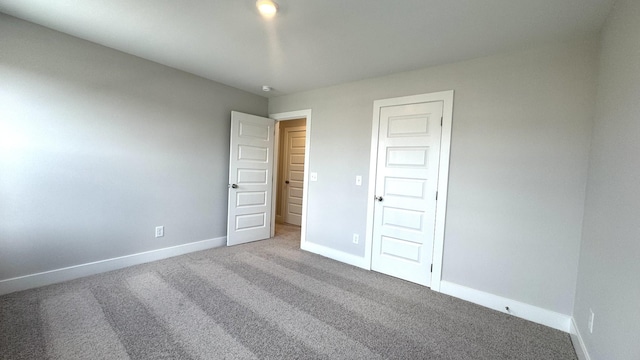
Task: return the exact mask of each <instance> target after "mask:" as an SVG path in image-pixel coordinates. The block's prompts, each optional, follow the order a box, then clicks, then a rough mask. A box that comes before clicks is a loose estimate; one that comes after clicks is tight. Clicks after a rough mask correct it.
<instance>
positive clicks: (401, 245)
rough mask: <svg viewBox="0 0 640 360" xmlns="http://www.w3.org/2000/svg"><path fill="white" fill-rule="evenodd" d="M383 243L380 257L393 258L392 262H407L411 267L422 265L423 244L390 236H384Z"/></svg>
mask: <svg viewBox="0 0 640 360" xmlns="http://www.w3.org/2000/svg"><path fill="white" fill-rule="evenodd" d="M381 242H382V245H381V246H380V255H382V256H385V257H387V258H391V260H392V261H407V262H409V263H411V265H415V264H419V263H420V250H421V249H420V248H421V247H422V244H417V243H414V242H411V241H406V240H403V239H397V238H392V237H388V236H383V237H382V239H381Z"/></svg>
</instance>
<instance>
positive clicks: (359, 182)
mask: <svg viewBox="0 0 640 360" xmlns="http://www.w3.org/2000/svg"><path fill="white" fill-rule="evenodd" d="M356 185H358V186H361V185H362V176H360V175H357V176H356Z"/></svg>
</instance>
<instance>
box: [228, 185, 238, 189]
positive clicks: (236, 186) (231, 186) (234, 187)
mask: <svg viewBox="0 0 640 360" xmlns="http://www.w3.org/2000/svg"><path fill="white" fill-rule="evenodd" d="M229 187H230V188H232V189H237V188H238V185H237V184H231V185H229Z"/></svg>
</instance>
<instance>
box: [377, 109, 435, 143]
mask: <svg viewBox="0 0 640 360" xmlns="http://www.w3.org/2000/svg"><path fill="white" fill-rule="evenodd" d="M387 134H388V135H387V137H390V138H393V137H400V136H426V135H428V134H429V116H428V115H427V114H416V115H409V116H390V117H389V130H388V131H387Z"/></svg>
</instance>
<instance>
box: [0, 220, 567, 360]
mask: <svg viewBox="0 0 640 360" xmlns="http://www.w3.org/2000/svg"><path fill="white" fill-rule="evenodd" d="M299 244H300V243H299V228H296V227H292V226H279V227H278V230H277V236H276V238H274V239H269V240H265V241H260V242H256V243H251V244H245V245H239V246H235V247H231V248H218V249H212V250H207V251H201V252H197V253H192V254H188V255H184V256H180V257H175V258H171V259H167V260H163V261H158V262H154V263H149V264H143V265H138V266H134V267H130V268H127V269H122V270H118V271H113V272H109V273H105V274H100V275H96V276H91V277H86V278H83V279H78V280H73V281H69V282H66V283H62V284H56V285H51V286H47V287H43V288H39V289H34V290H28V291H23V292H19V293H14V294H9V295H5V296H2V297H0V359H11V360H13V359H491V360H497V359H576V355H575V353H574V351H573V347H572V345H571V340H570V338H569V336H568V335H567V334H565V333H562V332H560V331H557V330H553V329H551V328H547V327H544V326H541V325H538V324H534V323H531V322H528V321H525V320H522V319H518V318H515V317H512V316H509V315H506V314H502V313H499V312H496V311H492V310H489V309H486V308H482V307H480V306H477V305H474V304H471V303H468V302H465V301H462V300H458V299H455V298H452V297H449V296H446V295H443V294H439V293H436V292H433V291H431V290H429V289H428V288H425V287H421V286H418V285H414V284H411V283H408V282H405V281H402V280H398V279H395V278H391V277H388V276H385V275H383V274H379V273H375V272H370V271H364V270H361V269H358V268H354V267H351V266H349V265H345V264H342V263H339V262H336V261H333V260H330V259H327V258H323V257H321V256H317V255H314V254H310V253H307V252H303V251H300V250H299V246H300V245H299Z"/></svg>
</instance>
